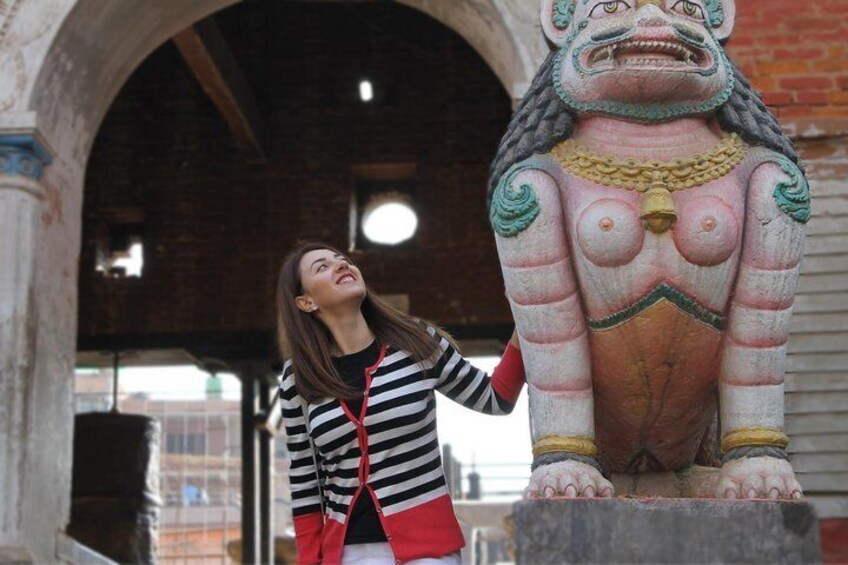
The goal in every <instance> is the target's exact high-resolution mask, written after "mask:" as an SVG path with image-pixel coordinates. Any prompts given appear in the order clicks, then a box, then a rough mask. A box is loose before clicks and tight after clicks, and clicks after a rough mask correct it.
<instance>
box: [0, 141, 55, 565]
mask: <svg viewBox="0 0 848 565" xmlns="http://www.w3.org/2000/svg"><path fill="white" fill-rule="evenodd" d="M49 162H50V154H49V152H48V150H47V148H46V145H45V144H44V142H43V141H42V140H41V139H40V138H39V136H38V135H37V134H35V133H34V132H15V133H9V134H3V133H0V446H2V447H0V500H2V503H0V562H3V561H4V557H5V556H10V557H15V556H17V558H24V559H26V557H24V556H25V555H27V551H26V546H27V543H26V542H27V539H26V535H25V532H24V531H23V524H24V513H25V512H37V511H38V510H37V509H35V508H26V507H25V504H24V500H25V497H26V493H25V492H24V491H25V489H24V474H25V473H26V472H27V470H28V468H29V465H28V464H27V461H28V451H29V450H30V449H31V446H32V445H33V443H34V439H33V438H32V437H31V436H32V421H33V419H34V418H37V417H38V409H39V408H38V407H37V406H35V405H34V401H33V388H34V386H33V385H34V383H33V379H34V375H33V369H34V358H35V335H36V315H35V311H34V309H35V300H34V290H33V289H34V271H35V254H36V250H37V246H38V234H39V230H40V221H41V206H42V198H43V189H42V186H41V184H40V182H39V181H40V179H41V173H42V170H43V169H44V167H45V166H46V165H48V164H49Z"/></svg>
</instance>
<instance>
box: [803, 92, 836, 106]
mask: <svg viewBox="0 0 848 565" xmlns="http://www.w3.org/2000/svg"><path fill="white" fill-rule="evenodd" d="M795 101H796V102H798V103H799V104H807V105H810V106H824V105H826V104H827V103H828V95H827V92H814V91H813V92H811V91H805V92H796V93H795Z"/></svg>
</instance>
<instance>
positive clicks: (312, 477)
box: [277, 244, 524, 564]
mask: <svg viewBox="0 0 848 565" xmlns="http://www.w3.org/2000/svg"><path fill="white" fill-rule="evenodd" d="M277 309H278V320H279V331H280V346H281V349H282V350H283V354H284V355H285V356H289V357H290V360H289V361H287V362H286V364H285V366H284V368H283V376H282V381H281V383H280V399H281V404H282V410H283V423H284V425H285V429H286V439H287V446H288V450H289V453H290V455H291V459H292V462H291V466H290V470H289V480H290V484H291V488H292V513H293V516H294V524H295V532H296V538H297V550H298V563H318V562H325V563H339V562H341V563H369V564H382V563H395V561H396V560H397V562H401V561H404V562H410V563H423V562H424V561H423V560H425V559H426V560H427V561H426V562H427V563H459V562H460V557H459V550H460V548H462V547H463V546H464V545H465V542H464V539H463V536H462V532H461V530H460V528H459V524H458V522H457V520H456V517H455V516H454V513H453V508H452V505H451V500H450V495H449V494H448V489H447V485H446V481H445V476H444V473H443V471H442V462H441V456H440V450H439V440H438V437H437V426H436V399H435V392H436V391H438V392H440V393H442V394H444V395H445V396H447V397H448V398H450V399H451V400H454V401H456V402H457V403H459V404H462V405H463V406H465V407H467V408H471V409H473V410H476V411H478V412H482V413H485V414H508V413H510V412H511V411H512V409H513V407H514V406H515V402H516V399H517V398H518V395H519V393H520V391H521V388H522V386H523V384H524V367H523V364H522V361H521V354H520V352H519V351H518V349H517V338H516V336H515V335H514V336H513V339H512V340H511V343H510V345H509V346H508V347H507V350H506V352H505V354H504V357H503V359H502V360H501V363H500V364H499V365H498V367H497V368H496V369H495V370H494V372H493V375H492V377H489V376H488V375H487V374H486V373H485V372H483V371H480V370H479V369H476V368H474V367H473V366H471V364H470V363H468V361H466V360H465V359H463V358H462V357H461V356H460V354H459V352H458V351H457V350H456V347H455V344H454V343H453V342H452V340H451V339H450V337H449V336H447V335H446V334H445V333H444V332H443V331H442V330H440V329H438V328H436V327H434V326H432V325H430V324H427V323H425V322H422V321H421V320H418V319H415V318H412V317H411V316H409V315H407V314H404V313H402V312H399V311H396V310H394V309H392V308H391V307H389V306H388V305H386V304H384V303H383V302H381V301H380V300H379V299H378V298H376V297H375V296H374V295H373V294H372V293H371V292H370V291H369V290H368V287H367V286H366V284H365V279H364V278H363V275H362V272H361V271H360V270H359V268H358V267H357V266H356V265H354V264H353V263H352V262H351V260H350V259H349V258H348V257H347V256H346V255H345V254H343V253H341V252H340V251H338V250H336V249H333V248H331V247H329V246H326V245H323V244H306V245H302V246H300V247H298V248H297V249H295V250H294V251H293V252H292V253H291V254H290V255H289V256H288V258H287V259H286V261H285V263H284V264H283V268H282V270H281V272H280V280H279V284H278V288H277ZM419 560H422V561H419Z"/></svg>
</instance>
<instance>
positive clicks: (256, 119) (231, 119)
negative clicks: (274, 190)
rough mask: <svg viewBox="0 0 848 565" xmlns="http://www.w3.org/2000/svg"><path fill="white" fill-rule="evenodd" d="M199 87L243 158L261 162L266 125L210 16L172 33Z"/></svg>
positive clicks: (264, 158) (236, 64)
mask: <svg viewBox="0 0 848 565" xmlns="http://www.w3.org/2000/svg"><path fill="white" fill-rule="evenodd" d="M174 43H176V45H177V48H178V49H179V50H180V53H181V54H182V56H183V59H185V61H186V63H187V64H188V66H189V68H190V69H191V71H192V73H194V76H195V77H196V78H197V80H198V82H199V83H200V86H201V88H203V91H204V92H206V94H207V95H208V96H209V98H211V99H212V102H213V103H214V104H215V106H216V107H217V108H218V110H219V111H220V112H221V114H222V116H223V117H224V120H225V121H226V122H227V125H228V126H229V128H230V131H232V133H233V135H234V136H235V139H236V143H237V144H238V147H239V150H240V151H241V153H242V155H243V156H244V158H245V159H246V160H248V161H250V162H260V163H264V162H265V161H266V160H267V153H266V151H265V124H264V122H263V120H262V119H261V117H260V115H259V110H258V108H257V106H256V101H255V100H254V98H253V93H252V91H251V90H250V87H249V86H248V84H247V81H245V79H244V75H243V74H242V72H241V69H240V68H239V66H238V63H237V62H236V60H235V57H234V56H233V53H232V51H230V48H229V46H228V45H227V43H226V41H225V40H224V38H223V36H222V35H221V32H220V31H219V29H218V26H217V25H215V21H214V20H213V19H212V18H206V19H205V20H202V21H200V22H198V23H196V24H194V25H193V26H191V27H188V28H186V29H184V30H183V31H181V32H179V33H178V34H177V35H175V36H174Z"/></svg>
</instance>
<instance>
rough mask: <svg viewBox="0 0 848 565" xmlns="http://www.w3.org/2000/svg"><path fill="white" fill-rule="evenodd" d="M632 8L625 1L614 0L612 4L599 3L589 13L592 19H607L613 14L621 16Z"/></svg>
mask: <svg viewBox="0 0 848 565" xmlns="http://www.w3.org/2000/svg"><path fill="white" fill-rule="evenodd" d="M629 8H630V4H628V3H627V2H625V1H624V0H612V1H611V2H599V3H597V4H595V7H594V8H592V11H591V12H589V17H590V18H605V17H607V16H611V15H613V14H619V13H621V12H623V11H625V10H627V9H629Z"/></svg>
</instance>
